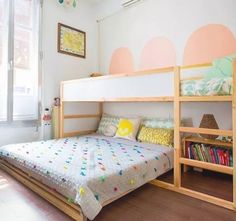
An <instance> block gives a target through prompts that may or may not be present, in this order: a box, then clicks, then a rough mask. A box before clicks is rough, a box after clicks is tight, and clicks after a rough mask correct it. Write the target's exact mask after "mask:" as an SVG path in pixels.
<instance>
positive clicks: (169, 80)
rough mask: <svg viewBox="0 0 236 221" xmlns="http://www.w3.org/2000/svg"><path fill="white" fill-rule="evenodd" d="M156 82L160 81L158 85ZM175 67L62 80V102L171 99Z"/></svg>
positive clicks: (154, 100)
mask: <svg viewBox="0 0 236 221" xmlns="http://www.w3.org/2000/svg"><path fill="white" fill-rule="evenodd" d="M157 82H162V84H161V85H158V83H157ZM174 85H175V82H174V67H167V68H160V69H152V70H146V71H138V72H135V73H132V74H117V75H106V76H101V77H93V78H82V79H76V80H70V81H64V82H61V101H62V102H83V101H84V102H157V101H173V99H174Z"/></svg>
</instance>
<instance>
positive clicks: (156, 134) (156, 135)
mask: <svg viewBox="0 0 236 221" xmlns="http://www.w3.org/2000/svg"><path fill="white" fill-rule="evenodd" d="M138 141H140V142H147V143H153V144H161V145H164V146H171V147H172V146H173V143H174V130H173V129H166V128H150V127H145V126H143V127H142V128H141V129H140V132H139V134H138Z"/></svg>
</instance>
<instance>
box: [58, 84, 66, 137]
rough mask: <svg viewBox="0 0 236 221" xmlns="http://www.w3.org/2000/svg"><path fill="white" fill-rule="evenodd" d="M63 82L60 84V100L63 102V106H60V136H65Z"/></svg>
mask: <svg viewBox="0 0 236 221" xmlns="http://www.w3.org/2000/svg"><path fill="white" fill-rule="evenodd" d="M63 87H64V85H63V82H61V84H60V102H61V107H60V123H59V125H60V130H59V131H60V138H63V137H64V109H65V107H64V96H63Z"/></svg>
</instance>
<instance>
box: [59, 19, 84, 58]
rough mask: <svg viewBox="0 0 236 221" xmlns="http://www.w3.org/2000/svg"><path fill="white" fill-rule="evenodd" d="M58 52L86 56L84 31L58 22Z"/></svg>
mask: <svg viewBox="0 0 236 221" xmlns="http://www.w3.org/2000/svg"><path fill="white" fill-rule="evenodd" d="M57 47H58V52H60V53H63V54H68V55H72V56H77V57H81V58H86V33H85V32H84V31H81V30H78V29H75V28H72V27H70V26H68V25H64V24H61V23H58V45H57Z"/></svg>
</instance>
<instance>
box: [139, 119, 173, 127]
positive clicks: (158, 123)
mask: <svg viewBox="0 0 236 221" xmlns="http://www.w3.org/2000/svg"><path fill="white" fill-rule="evenodd" d="M142 125H143V126H145V127H151V128H174V120H173V119H171V118H144V119H143V121H142Z"/></svg>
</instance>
